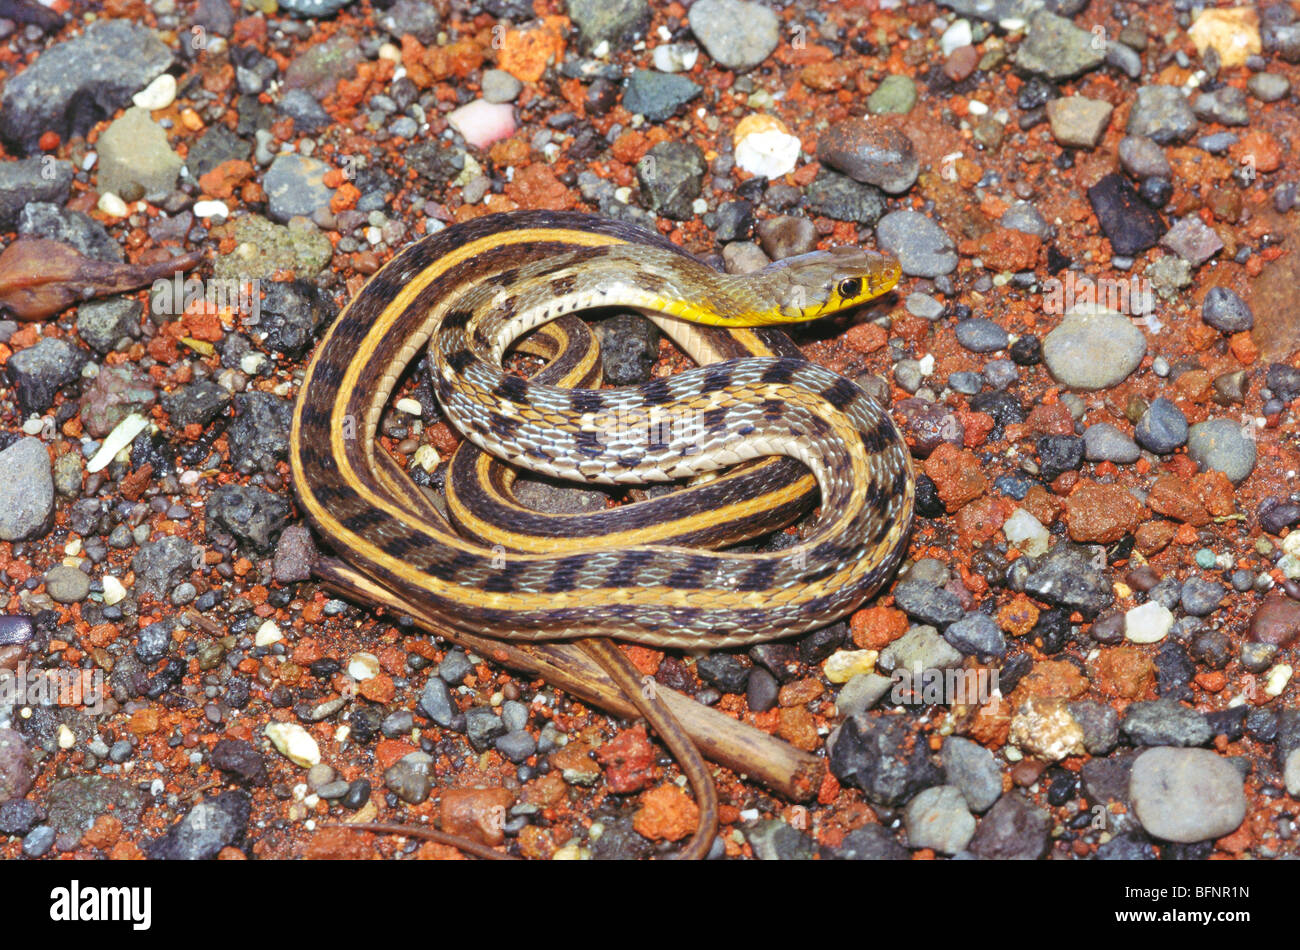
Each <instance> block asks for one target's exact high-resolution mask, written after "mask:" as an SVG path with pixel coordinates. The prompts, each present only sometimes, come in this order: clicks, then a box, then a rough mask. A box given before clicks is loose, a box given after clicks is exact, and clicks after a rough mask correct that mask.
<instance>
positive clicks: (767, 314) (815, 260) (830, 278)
mask: <svg viewBox="0 0 1300 950" xmlns="http://www.w3.org/2000/svg"><path fill="white" fill-rule="evenodd" d="M899 274H900V270H899V266H898V261H896V260H895V259H894V258H892V257H889V256H887V255H884V254H878V253H876V252H875V251H868V250H864V249H863V248H860V247H852V246H848V245H846V246H843V247H833V248H831V249H830V250H827V251H813V252H812V253H811V254H800V255H798V256H797V257H787V258H785V259H783V260H779V261H777V262H775V263H774V264H770V265H769V266H767V267H765V268H764V269H763V270H761V271H759V272H758V274H756V275H755V277H756V279H757V280H758V281H759V282H760V283H766V285H767V287H766V290H767V293H766V294H765V296H766V298H767V299H768V300H770V301H772V302H773V304H774V306H773V307H771V308H770V309H768V310H766V311H763V312H761V313H757V314H755V315H754V316H755V321H754V322H755V323H799V322H802V321H805V320H816V319H817V318H818V317H824V316H826V315H828V314H832V313H838V312H839V311H841V310H847V309H849V308H850V307H856V306H857V305H859V304H861V303H865V302H866V301H868V300H872V299H874V298H876V297H879V296H881V295H882V294H885V293H888V292H889V291H890V290H892V289H893V287H894V285H895V284H897V283H898V278H899Z"/></svg>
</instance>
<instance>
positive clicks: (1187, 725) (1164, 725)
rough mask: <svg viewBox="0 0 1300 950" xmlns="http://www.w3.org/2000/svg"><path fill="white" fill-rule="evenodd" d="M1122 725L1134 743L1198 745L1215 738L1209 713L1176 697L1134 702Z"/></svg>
mask: <svg viewBox="0 0 1300 950" xmlns="http://www.w3.org/2000/svg"><path fill="white" fill-rule="evenodd" d="M1120 728H1121V729H1122V730H1123V731H1124V734H1125V735H1127V736H1128V738H1129V741H1130V742H1132V743H1133V744H1134V745H1150V746H1198V745H1204V744H1205V743H1207V742H1209V741H1210V740H1211V739H1213V738H1214V731H1213V730H1212V729H1211V728H1210V724H1209V722H1207V721H1206V718H1205V715H1204V714H1203V713H1201V712H1199V711H1197V710H1195V709H1192V708H1190V707H1188V706H1184V705H1183V704H1182V703H1180V702H1178V700H1176V699H1155V700H1150V701H1146V702H1136V703H1130V704H1129V706H1128V708H1126V709H1125V710H1124V718H1123V720H1122V722H1121V723H1120Z"/></svg>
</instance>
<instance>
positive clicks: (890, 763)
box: [827, 715, 943, 807]
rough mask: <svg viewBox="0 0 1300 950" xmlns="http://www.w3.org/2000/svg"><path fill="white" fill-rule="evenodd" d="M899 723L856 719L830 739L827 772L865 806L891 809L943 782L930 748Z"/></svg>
mask: <svg viewBox="0 0 1300 950" xmlns="http://www.w3.org/2000/svg"><path fill="white" fill-rule="evenodd" d="M915 730H916V727H915V725H912V724H909V722H908V720H907V719H906V718H904V717H898V716H884V717H880V718H872V717H868V716H863V715H858V716H854V717H852V718H851V719H847V720H845V721H844V723H843V724H842V725H840V726H839V727H837V728H836V729H835V731H834V732H832V733H831V736H830V738H829V739H828V740H827V744H828V746H829V749H830V769H831V774H833V775H834V776H835V777H836V778H837V779H839V780H840V782H841V783H843V784H845V785H850V786H853V787H855V788H859V789H861V790H862V792H863V794H864V795H865V796H866V798H867V800H868V801H870V802H873V803H875V804H877V805H884V806H889V807H894V806H897V805H901V804H902V803H903V802H906V801H908V800H909V799H911V798H912V797H914V796H915V795H916V794H917V793H919V792H920V791H922V790H923V789H926V788H929V787H931V786H933V785H940V784H942V782H943V772H942V770H941V769H940V768H939V767H938V766H937V765H936V764H935V763H934V761H933V759H932V758H931V756H930V752H929V748H928V746H927V744H926V743H925V742H924V740H923V739H922V738H921V737H920V736H918V735H917V734H916V731H915Z"/></svg>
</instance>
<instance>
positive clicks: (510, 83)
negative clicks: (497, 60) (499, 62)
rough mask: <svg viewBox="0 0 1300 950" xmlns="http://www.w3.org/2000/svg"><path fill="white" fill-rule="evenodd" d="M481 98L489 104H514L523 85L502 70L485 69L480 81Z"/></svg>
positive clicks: (522, 89)
mask: <svg viewBox="0 0 1300 950" xmlns="http://www.w3.org/2000/svg"><path fill="white" fill-rule="evenodd" d="M482 88H483V98H484V99H486V100H487V101H488V102H491V103H498V104H499V103H503V102H514V101H515V99H516V98H518V96H519V94H520V93H521V92H523V91H524V84H523V83H522V82H520V81H519V80H518V79H516V78H515V77H514V76H512V75H510V73H508V72H506V71H505V70H504V69H486V70H484V71H483V79H482Z"/></svg>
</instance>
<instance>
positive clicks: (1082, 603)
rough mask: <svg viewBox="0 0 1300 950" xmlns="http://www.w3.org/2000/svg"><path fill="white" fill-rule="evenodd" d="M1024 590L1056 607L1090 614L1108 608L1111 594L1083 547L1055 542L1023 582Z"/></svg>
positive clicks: (1111, 598) (1091, 557) (1092, 559)
mask: <svg viewBox="0 0 1300 950" xmlns="http://www.w3.org/2000/svg"><path fill="white" fill-rule="evenodd" d="M1024 585H1025V592H1026V593H1028V594H1031V595H1033V596H1035V597H1037V598H1039V599H1041V600H1045V601H1047V602H1048V603H1050V604H1053V605H1055V606H1057V607H1065V608H1069V609H1071V610H1078V611H1080V612H1081V613H1083V614H1085V615H1087V616H1092V615H1094V614H1096V613H1098V612H1099V611H1101V610H1102V609H1103V608H1105V607H1108V606H1109V605H1110V604H1111V602H1112V600H1113V594H1112V592H1111V589H1110V586H1109V585H1108V584H1107V583H1106V578H1105V575H1104V574H1103V573H1102V572H1101V571H1100V570H1099V569H1098V568H1097V567H1096V566H1095V564H1094V558H1093V556H1092V554H1091V552H1090V550H1089V549H1087V548H1082V547H1078V546H1075V545H1072V544H1065V543H1058V544H1056V545H1055V546H1054V547H1053V548H1052V549H1051V550H1050V551H1048V552H1047V556H1046V557H1045V558H1043V560H1042V562H1041V563H1040V564H1039V565H1038V566H1037V567H1036V568H1034V569H1033V570H1032V571H1031V573H1030V574H1029V575H1028V576H1027V577H1026V578H1025V581H1024Z"/></svg>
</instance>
